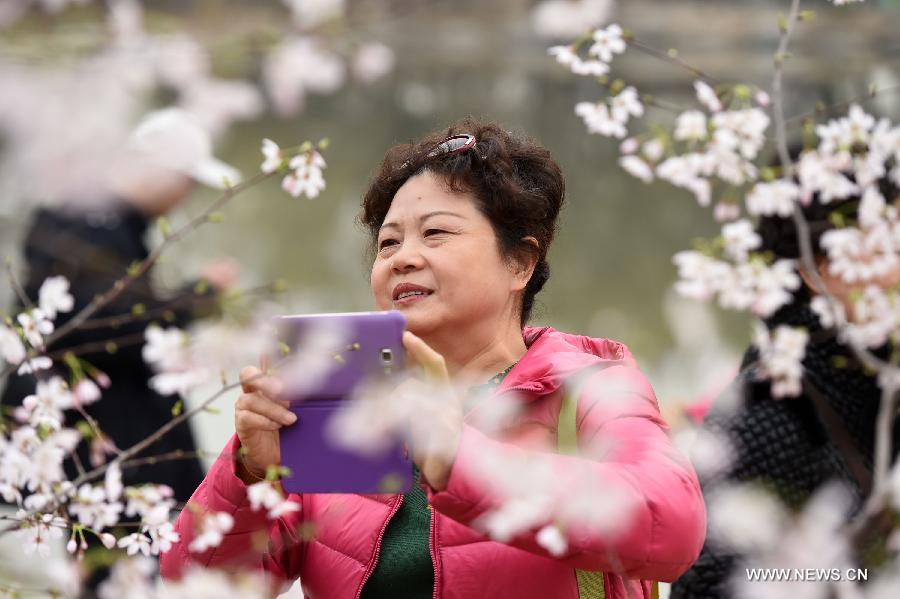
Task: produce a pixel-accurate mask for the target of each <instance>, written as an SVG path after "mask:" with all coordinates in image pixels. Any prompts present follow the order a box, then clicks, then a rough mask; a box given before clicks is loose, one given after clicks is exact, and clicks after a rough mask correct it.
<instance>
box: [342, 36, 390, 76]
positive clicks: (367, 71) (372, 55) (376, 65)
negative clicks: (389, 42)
mask: <svg viewBox="0 0 900 599" xmlns="http://www.w3.org/2000/svg"><path fill="white" fill-rule="evenodd" d="M396 62H397V57H396V56H395V54H394V51H393V50H391V48H390V47H388V46H386V45H384V44H382V43H381V42H369V43H367V44H363V45H362V46H360V48H359V49H358V50H357V51H356V54H354V56H353V63H352V65H353V74H354V75H355V76H356V78H357V79H359V80H360V81H362V82H364V83H373V82H375V81H377V80H379V79H381V78H382V77H384V76H385V75H387V74H388V73H390V72H391V71H392V70H393V68H394V63H396Z"/></svg>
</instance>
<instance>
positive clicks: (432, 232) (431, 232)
mask: <svg viewBox="0 0 900 599" xmlns="http://www.w3.org/2000/svg"><path fill="white" fill-rule="evenodd" d="M441 233H446V231H444V230H443V229H428V230H427V231H425V237H428V236H429V235H440V234H441Z"/></svg>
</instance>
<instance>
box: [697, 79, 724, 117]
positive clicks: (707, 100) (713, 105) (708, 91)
mask: <svg viewBox="0 0 900 599" xmlns="http://www.w3.org/2000/svg"><path fill="white" fill-rule="evenodd" d="M694 91H695V92H696V93H697V99H698V100H699V101H700V103H701V104H703V105H704V106H705V107H706V108H707V110H709V111H710V112H719V111H720V110H722V102H721V101H720V100H719V96H718V95H716V92H715V90H713V88H711V87H710V86H709V85H707V84H706V82H704V81H700V80H697V81H695V82H694Z"/></svg>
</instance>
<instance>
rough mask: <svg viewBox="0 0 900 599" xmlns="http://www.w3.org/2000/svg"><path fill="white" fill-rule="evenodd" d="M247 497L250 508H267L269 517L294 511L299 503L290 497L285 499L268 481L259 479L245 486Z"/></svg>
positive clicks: (297, 508) (254, 509)
mask: <svg viewBox="0 0 900 599" xmlns="http://www.w3.org/2000/svg"><path fill="white" fill-rule="evenodd" d="M247 499H248V500H249V501H250V508H251V509H252V510H253V511H259V510H260V509H263V508H265V509H266V510H268V516H269V518H278V517H280V516H282V515H283V514H286V513H288V512H296V511H298V510H299V509H300V504H298V503H297V502H295V501H292V500H290V499H285V498H284V496H283V495H282V494H281V492H280V491H279V490H278V489H276V488H275V486H274V485H273V484H272V483H271V482H269V481H260V482H258V483H254V484H252V485H250V486H249V487H247Z"/></svg>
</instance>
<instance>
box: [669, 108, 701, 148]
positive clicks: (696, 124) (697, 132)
mask: <svg viewBox="0 0 900 599" xmlns="http://www.w3.org/2000/svg"><path fill="white" fill-rule="evenodd" d="M706 135H707V130H706V115H705V114H703V113H702V112H700V111H699V110H687V111H685V112H682V113H681V114H679V115H678V119H677V120H676V121H675V133H674V137H675V139H678V140H681V141H699V140H702V139H706Z"/></svg>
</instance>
